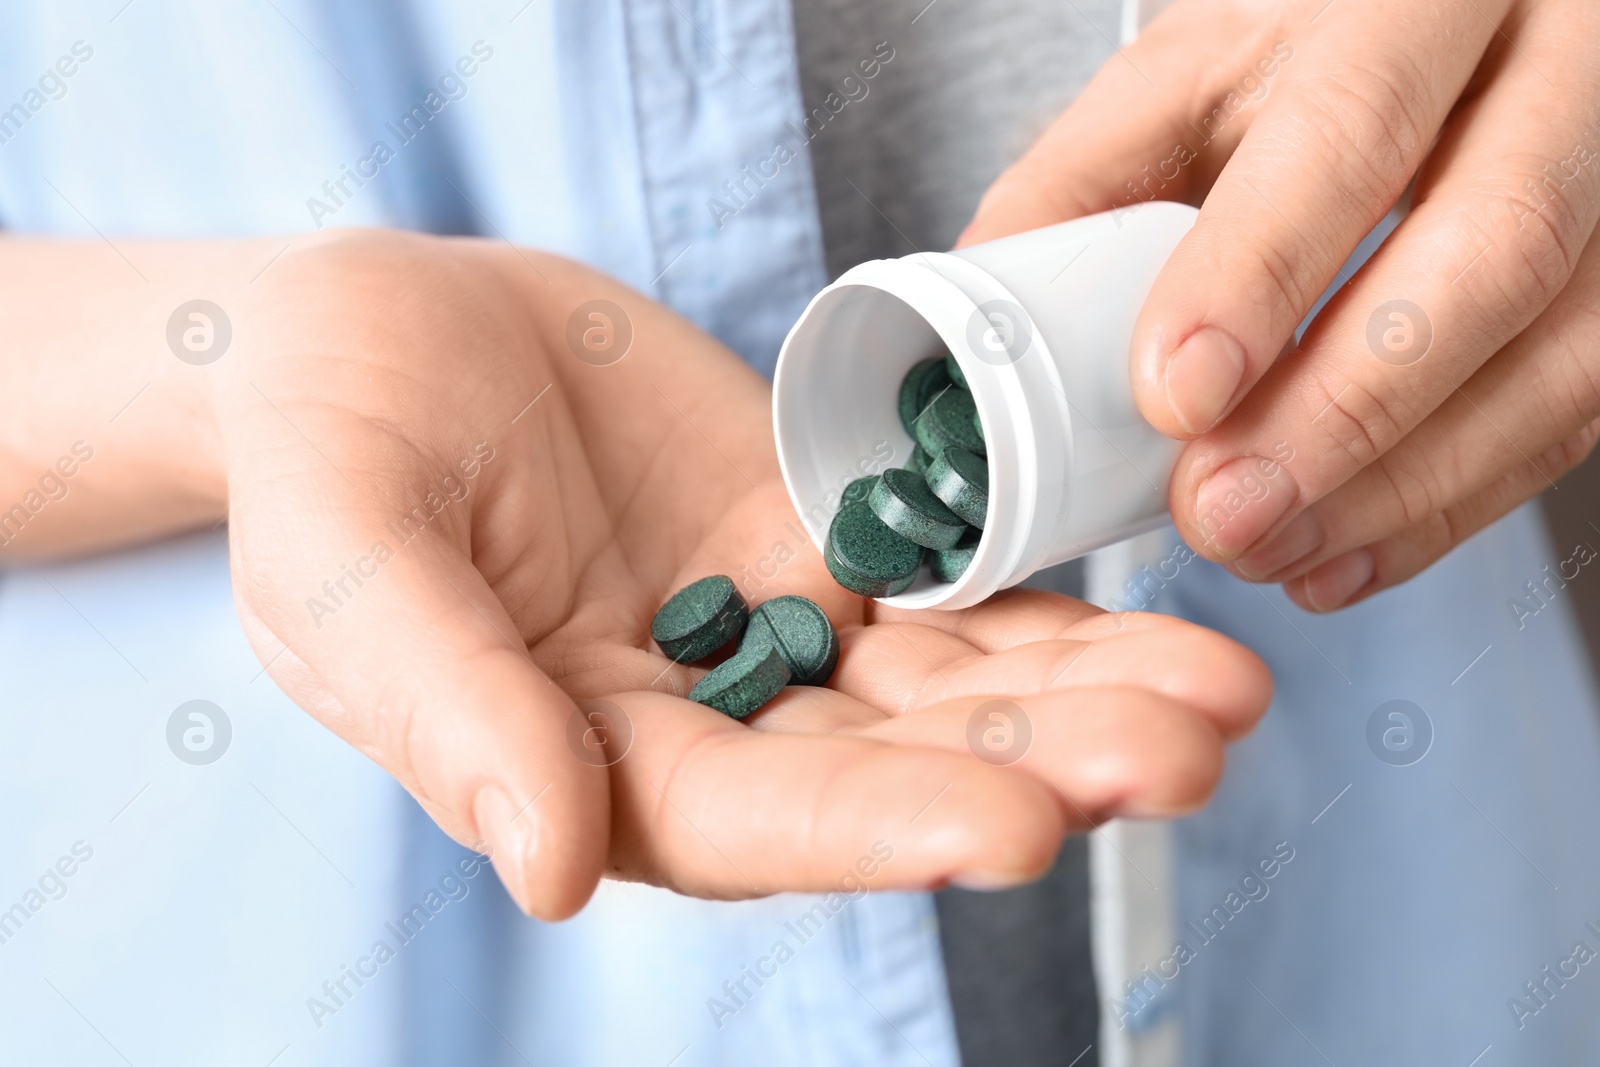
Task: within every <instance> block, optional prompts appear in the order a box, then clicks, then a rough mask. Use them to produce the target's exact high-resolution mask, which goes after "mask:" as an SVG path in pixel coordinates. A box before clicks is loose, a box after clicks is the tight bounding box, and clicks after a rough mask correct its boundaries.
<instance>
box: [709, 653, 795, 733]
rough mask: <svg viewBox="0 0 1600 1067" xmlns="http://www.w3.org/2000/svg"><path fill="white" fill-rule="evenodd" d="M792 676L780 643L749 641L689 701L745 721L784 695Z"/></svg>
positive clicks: (712, 670) (720, 666)
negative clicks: (779, 647) (768, 702)
mask: <svg viewBox="0 0 1600 1067" xmlns="http://www.w3.org/2000/svg"><path fill="white" fill-rule="evenodd" d="M789 677H790V674H789V665H788V664H787V663H785V662H784V661H783V655H782V654H781V653H780V652H779V651H778V646H777V645H776V643H774V642H772V641H766V640H757V641H746V642H744V643H743V644H742V645H740V646H739V651H738V652H735V653H734V654H733V656H732V658H730V659H727V660H724V661H723V662H722V663H719V664H717V665H716V666H715V667H713V668H711V671H710V673H709V674H707V675H706V676H705V677H704V678H702V679H700V681H699V682H697V683H696V684H695V687H694V688H693V689H691V690H689V699H690V700H692V701H694V702H695V703H697V704H704V705H705V706H706V707H708V708H716V709H717V710H718V711H720V712H722V714H724V715H726V716H728V717H729V718H733V719H742V718H744V717H745V716H747V715H749V714H750V713H751V712H753V711H755V710H756V709H757V708H759V707H761V706H762V705H763V704H765V703H766V702H767V701H769V700H771V699H772V698H773V697H775V696H777V695H778V694H779V693H781V692H783V687H784V686H786V685H788V684H789Z"/></svg>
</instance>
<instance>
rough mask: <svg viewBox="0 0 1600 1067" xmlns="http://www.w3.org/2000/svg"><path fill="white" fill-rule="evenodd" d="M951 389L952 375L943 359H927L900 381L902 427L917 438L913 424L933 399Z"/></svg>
mask: <svg viewBox="0 0 1600 1067" xmlns="http://www.w3.org/2000/svg"><path fill="white" fill-rule="evenodd" d="M949 388H950V373H949V371H947V370H946V369H945V363H944V360H942V359H938V358H935V359H925V360H923V361H922V362H921V363H918V364H917V365H916V366H914V367H912V368H911V370H910V371H908V372H907V373H906V376H905V377H904V378H902V379H901V380H900V425H902V426H904V427H905V428H906V433H908V434H911V435H912V436H913V437H915V436H916V430H915V429H913V428H912V427H913V424H914V423H915V422H916V421H917V416H918V415H920V414H922V412H923V410H924V409H925V408H927V406H928V405H929V404H930V403H932V402H933V398H934V397H936V396H938V395H939V394H940V393H941V392H943V391H944V390H946V389H949Z"/></svg>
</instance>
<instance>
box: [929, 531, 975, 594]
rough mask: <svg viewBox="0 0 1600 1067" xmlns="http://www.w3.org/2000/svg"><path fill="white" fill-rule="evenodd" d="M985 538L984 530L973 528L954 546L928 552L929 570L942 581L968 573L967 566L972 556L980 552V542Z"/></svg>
mask: <svg viewBox="0 0 1600 1067" xmlns="http://www.w3.org/2000/svg"><path fill="white" fill-rule="evenodd" d="M982 539H983V531H982V530H979V529H976V528H971V529H968V530H967V532H966V533H965V534H962V535H961V540H960V541H957V542H956V546H955V547H954V548H947V549H945V550H944V551H942V552H930V553H929V554H928V570H930V571H932V572H933V576H934V577H935V578H937V579H939V580H940V581H941V582H953V581H955V580H956V579H957V578H959V577H961V576H962V575H963V574H965V573H966V571H967V567H968V566H969V565H970V564H971V563H972V557H973V556H976V555H977V554H978V542H979V541H981V540H982Z"/></svg>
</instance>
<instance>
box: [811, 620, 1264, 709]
mask: <svg viewBox="0 0 1600 1067" xmlns="http://www.w3.org/2000/svg"><path fill="white" fill-rule="evenodd" d="M1095 623H1096V624H1097V625H1093V626H1092V628H1091V626H1089V625H1085V626H1083V627H1080V628H1076V629H1077V630H1078V632H1077V633H1074V629H1075V628H1072V627H1069V628H1068V629H1067V630H1066V631H1064V632H1063V633H1062V635H1061V636H1060V637H1058V638H1049V639H1043V640H1027V641H1019V642H1018V643H1016V644H1015V645H1014V646H1013V647H1010V648H1006V649H1003V650H999V651H995V652H991V653H983V652H980V651H978V650H977V649H975V648H974V647H973V646H972V645H970V644H968V643H967V642H965V641H963V640H961V639H960V638H958V637H956V636H955V635H953V634H950V633H947V632H944V631H942V630H938V629H934V628H933V627H930V626H922V625H918V624H915V623H878V624H874V625H872V626H869V627H866V628H865V629H863V630H859V631H855V632H853V633H850V634H848V635H847V637H846V654H845V655H844V656H842V657H841V658H840V666H839V670H838V671H837V672H836V674H835V677H834V681H833V683H832V684H833V685H834V686H835V687H836V688H838V689H840V690H841V691H843V692H846V693H848V694H850V695H851V696H852V697H855V698H856V699H858V700H860V701H862V702H863V703H865V704H868V705H871V706H872V707H875V708H878V709H881V710H882V711H883V712H885V713H886V714H890V715H901V714H921V713H922V712H923V711H924V710H925V709H926V708H928V707H931V706H933V705H935V704H940V703H945V702H948V701H955V700H967V701H968V702H969V703H970V702H971V700H972V699H975V698H980V697H982V696H984V695H987V694H994V693H1005V694H1008V695H1010V696H1013V697H1016V698H1021V697H1025V696H1032V695H1035V694H1043V693H1050V692H1073V691H1077V690H1095V689H1097V688H1102V687H1107V686H1114V687H1121V686H1135V685H1136V686H1138V687H1139V688H1142V689H1145V690H1148V691H1149V692H1150V693H1151V694H1153V695H1159V696H1163V697H1165V698H1166V699H1168V700H1170V701H1174V702H1177V703H1181V704H1183V705H1185V706H1187V707H1191V708H1193V709H1194V710H1195V711H1196V712H1198V713H1200V714H1203V715H1205V716H1206V717H1207V718H1208V719H1210V720H1211V721H1212V723H1213V724H1214V726H1215V727H1216V729H1217V730H1218V731H1220V732H1221V733H1222V735H1223V736H1224V737H1226V738H1228V739H1230V740H1231V739H1233V738H1236V737H1239V736H1241V735H1242V734H1244V733H1245V732H1246V731H1248V730H1249V729H1250V727H1252V726H1253V725H1254V724H1255V721H1256V719H1257V718H1258V717H1259V716H1260V715H1261V713H1262V712H1263V711H1264V710H1265V709H1266V705H1267V702H1268V700H1270V698H1271V692H1272V683H1271V677H1270V675H1269V674H1268V672H1267V669H1266V667H1265V665H1263V664H1262V663H1261V661H1260V660H1259V659H1258V658H1257V657H1256V656H1255V654H1254V653H1252V652H1250V651H1249V650H1248V649H1246V648H1245V647H1244V646H1242V645H1240V644H1238V643H1237V642H1234V641H1232V640H1230V639H1228V638H1226V637H1223V636H1222V635H1220V634H1217V633H1213V632H1211V631H1209V630H1205V629H1203V628H1201V627H1198V626H1194V625H1192V624H1189V623H1186V622H1183V621H1182V620H1179V619H1173V618H1168V617H1165V616H1158V615H1145V614H1118V615H1109V614H1104V613H1102V614H1101V615H1100V616H1098V618H1097V619H1096V620H1095ZM1118 623H1125V624H1127V628H1126V629H1119V628H1118V625H1117V624H1118Z"/></svg>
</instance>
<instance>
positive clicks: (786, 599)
mask: <svg viewBox="0 0 1600 1067" xmlns="http://www.w3.org/2000/svg"><path fill="white" fill-rule="evenodd" d="M762 640H770V641H772V643H773V644H775V645H776V646H777V648H778V653H779V654H780V655H781V656H783V662H784V663H786V664H788V667H789V672H790V674H792V675H793V677H792V678H790V679H789V684H791V685H825V684H826V683H827V681H828V678H829V677H830V676H831V675H832V674H833V668H834V667H836V666H837V665H838V663H839V635H838V633H837V632H835V631H834V628H833V623H831V622H830V621H828V615H827V613H826V612H824V611H823V610H822V609H821V608H820V607H818V606H817V605H816V604H813V603H812V602H811V601H809V600H807V599H806V598H805V597H803V596H780V597H773V598H772V599H771V600H769V601H767V602H766V603H765V604H762V605H761V606H760V607H758V608H756V609H755V611H753V612H751V613H750V626H749V628H748V629H747V630H746V631H745V638H744V644H749V643H751V642H753V641H762ZM743 648H744V645H743V644H741V645H740V650H741V651H743Z"/></svg>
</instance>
